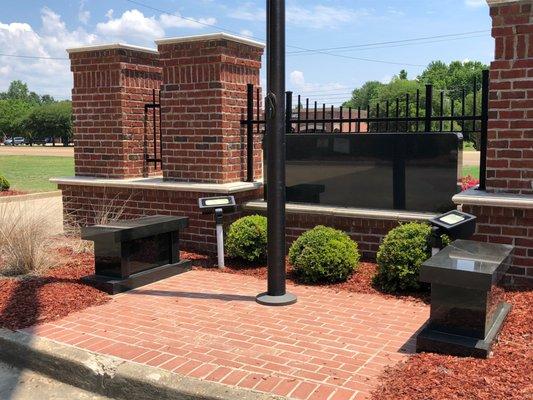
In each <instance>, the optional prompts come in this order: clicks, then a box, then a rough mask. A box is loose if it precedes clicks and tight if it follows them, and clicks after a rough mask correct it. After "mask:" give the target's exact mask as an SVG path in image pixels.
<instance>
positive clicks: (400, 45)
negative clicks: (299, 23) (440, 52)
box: [287, 35, 485, 57]
mask: <svg viewBox="0 0 533 400" xmlns="http://www.w3.org/2000/svg"><path fill="white" fill-rule="evenodd" d="M483 36H485V35H474V36H465V37H460V38H453V39H445V40H432V41H427V42H420V43H404V44H396V45H389V46H377V47H366V48H361V49H346V50H336V51H338V52H349V51H365V50H377V49H390V48H394V47H405V46H419V45H424V44H431V43H440V42H451V41H454V40H464V39H473V38H478V37H483ZM314 54H315V53H312V52H307V53H306V52H290V53H287V56H289V57H291V56H312V55H314Z"/></svg>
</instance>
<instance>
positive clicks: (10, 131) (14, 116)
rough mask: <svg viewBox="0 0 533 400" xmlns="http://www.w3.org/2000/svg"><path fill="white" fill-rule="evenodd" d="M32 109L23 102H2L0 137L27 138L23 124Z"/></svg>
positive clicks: (0, 103)
mask: <svg viewBox="0 0 533 400" xmlns="http://www.w3.org/2000/svg"><path fill="white" fill-rule="evenodd" d="M31 109H32V105H31V104H29V103H27V102H26V101H23V100H0V136H1V137H4V136H9V137H13V136H21V135H22V136H25V127H24V123H23V122H24V119H25V118H26V116H27V114H28V113H29V112H30V111H31Z"/></svg>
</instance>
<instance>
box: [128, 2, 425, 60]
mask: <svg viewBox="0 0 533 400" xmlns="http://www.w3.org/2000/svg"><path fill="white" fill-rule="evenodd" d="M126 1H127V2H129V3H132V4H136V5H138V6H141V7H145V8H148V9H151V10H153V11H157V12H160V13H165V14H171V15H174V16H175V17H178V18H181V19H184V20H187V21H193V22H195V23H197V24H200V25H204V26H208V27H211V28H217V29H220V30H222V31H225V32H228V33H231V34H237V35H240V32H236V31H234V30H232V29H227V28H224V27H221V26H217V25H214V24H208V23H206V22H201V21H198V20H196V19H194V18H188V17H184V16H182V15H180V14H176V13H173V12H170V11H167V10H162V9H160V8H157V7H152V6H150V5H147V4H144V3H141V2H139V1H136V0H126ZM248 37H250V38H252V39H258V40H264V38H257V37H254V36H251V35H250V36H248ZM287 47H291V48H293V49H297V50H303V51H306V52H308V51H313V52H315V53H317V54H324V55H327V56H332V57H339V58H345V59H350V60H356V61H366V62H373V63H380V64H392V65H401V66H410V67H425V65H422V64H410V63H400V62H394V61H385V60H376V59H372V58H360V57H351V56H346V55H342V54H334V53H328V52H324V51H321V50H313V49H306V48H305V47H299V46H293V45H287Z"/></svg>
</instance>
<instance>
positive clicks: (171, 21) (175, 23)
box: [159, 13, 217, 29]
mask: <svg viewBox="0 0 533 400" xmlns="http://www.w3.org/2000/svg"><path fill="white" fill-rule="evenodd" d="M159 21H160V22H161V25H162V26H163V28H192V29H202V28H205V27H206V25H214V24H216V23H217V20H216V18H212V17H210V18H198V19H196V18H189V17H187V19H183V18H181V15H180V14H179V13H176V14H173V15H170V14H161V16H160V17H159Z"/></svg>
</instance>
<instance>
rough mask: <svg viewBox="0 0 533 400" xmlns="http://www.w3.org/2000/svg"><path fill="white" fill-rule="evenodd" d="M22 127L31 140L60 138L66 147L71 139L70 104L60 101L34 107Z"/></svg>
mask: <svg viewBox="0 0 533 400" xmlns="http://www.w3.org/2000/svg"><path fill="white" fill-rule="evenodd" d="M24 126H25V127H26V128H27V130H28V132H29V133H30V138H31V140H37V139H44V138H46V137H61V139H62V141H63V145H64V146H67V145H68V143H69V141H70V140H71V138H72V103H71V102H70V101H62V102H58V103H51V104H45V105H42V106H39V107H36V108H34V109H33V110H32V111H31V112H30V113H29V114H28V115H27V117H26V119H25V122H24Z"/></svg>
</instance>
